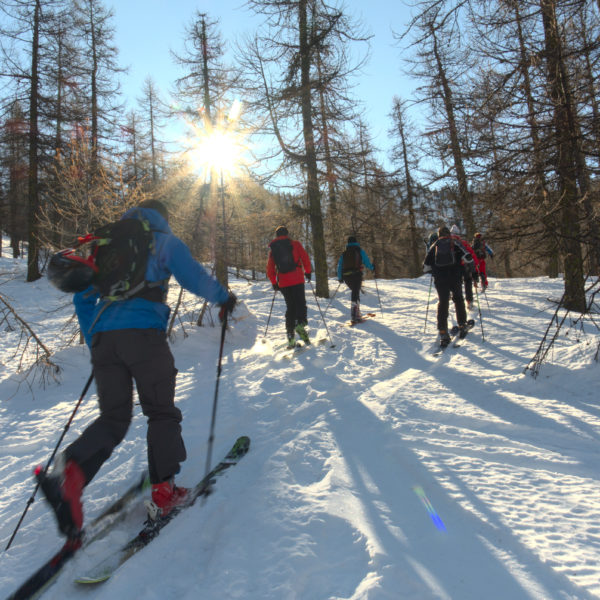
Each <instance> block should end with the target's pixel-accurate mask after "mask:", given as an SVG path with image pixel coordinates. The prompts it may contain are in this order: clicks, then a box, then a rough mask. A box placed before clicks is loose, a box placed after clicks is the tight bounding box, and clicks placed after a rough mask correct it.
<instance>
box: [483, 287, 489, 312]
mask: <svg viewBox="0 0 600 600" xmlns="http://www.w3.org/2000/svg"><path fill="white" fill-rule="evenodd" d="M483 297H484V298H485V303H486V304H487V307H488V310H490V302H489V300H488V297H487V292H486V291H485V289H484V290H483Z"/></svg>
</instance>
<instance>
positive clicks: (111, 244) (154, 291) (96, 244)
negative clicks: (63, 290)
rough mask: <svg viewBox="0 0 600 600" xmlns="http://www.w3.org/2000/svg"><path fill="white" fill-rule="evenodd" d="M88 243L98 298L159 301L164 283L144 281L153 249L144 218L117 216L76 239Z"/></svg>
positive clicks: (152, 241) (93, 280)
mask: <svg viewBox="0 0 600 600" xmlns="http://www.w3.org/2000/svg"><path fill="white" fill-rule="evenodd" d="M86 243H89V244H91V257H92V258H93V262H94V264H95V267H96V269H97V271H96V274H95V275H94V278H93V279H92V285H93V286H94V289H95V291H97V292H98V293H99V294H100V296H101V297H102V299H106V300H111V301H115V300H127V299H128V298H133V297H142V298H146V299H147V300H152V301H155V302H163V301H164V296H165V290H164V289H161V287H160V286H163V285H164V284H165V283H166V282H164V281H157V282H152V283H150V282H147V281H146V267H147V266H148V258H149V256H150V252H151V251H152V250H153V248H154V236H153V234H152V230H151V229H150V224H149V223H148V221H146V220H145V219H136V218H131V219H121V220H120V221H115V222H114V223H109V224H108V225H104V226H103V227H100V228H99V229H97V230H96V231H94V233H93V234H88V235H87V236H85V237H83V238H79V244H80V245H83V244H86Z"/></svg>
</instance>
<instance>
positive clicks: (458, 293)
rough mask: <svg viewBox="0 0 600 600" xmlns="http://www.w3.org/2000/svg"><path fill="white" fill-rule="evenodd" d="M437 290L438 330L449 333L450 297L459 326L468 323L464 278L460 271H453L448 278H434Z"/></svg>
mask: <svg viewBox="0 0 600 600" xmlns="http://www.w3.org/2000/svg"><path fill="white" fill-rule="evenodd" d="M434 283H435V289H436V290H437V293H438V307H437V325H438V330H442V329H443V330H445V331H448V306H449V304H450V295H452V300H453V302H454V308H455V311H456V322H457V324H458V325H459V326H462V325H464V324H465V323H466V322H467V310H466V308H465V299H464V298H463V295H462V276H461V272H460V271H459V270H453V271H452V272H451V273H449V274H448V275H446V276H437V277H435V278H434Z"/></svg>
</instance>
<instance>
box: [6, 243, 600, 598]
mask: <svg viewBox="0 0 600 600" xmlns="http://www.w3.org/2000/svg"><path fill="white" fill-rule="evenodd" d="M7 255H8V252H6V253H5V254H4V258H0V273H2V275H1V276H0V294H2V295H3V296H5V297H7V298H8V299H10V302H11V304H12V305H13V307H14V308H15V309H16V310H17V312H19V314H20V315H21V316H22V317H24V318H25V319H27V321H28V322H29V323H30V324H31V325H32V326H33V327H34V329H35V330H36V332H38V333H39V334H40V335H41V336H42V339H43V341H44V343H47V344H48V346H49V347H51V348H52V349H53V350H54V351H57V353H56V354H55V355H54V357H53V360H55V362H56V363H57V364H59V365H60V366H61V368H62V373H61V374H60V381H61V383H60V384H57V383H50V384H49V385H47V386H46V387H45V388H43V389H42V388H40V387H39V386H38V385H37V384H34V385H32V386H31V387H29V386H28V385H26V384H22V385H21V386H18V385H17V381H18V379H19V375H18V374H17V373H16V367H15V359H14V357H13V355H14V352H15V347H16V345H17V343H18V335H17V332H14V331H13V332H10V331H7V330H6V329H3V330H2V334H1V335H2V341H1V343H0V395H1V402H0V426H1V428H2V432H3V435H2V439H1V440H0V456H2V461H1V464H0V485H1V489H2V490H3V493H2V494H1V495H0V517H1V518H0V523H1V526H0V542H1V543H2V545H3V547H4V546H5V545H6V543H7V541H8V539H9V537H10V535H11V533H12V531H13V529H14V527H15V526H16V523H17V521H18V518H19V517H20V515H21V513H22V511H23V510H24V508H25V505H26V502H27V500H28V498H29V497H30V496H31V493H32V491H33V488H34V482H33V479H32V477H31V472H32V468H33V467H34V466H35V465H36V464H39V463H45V461H46V460H47V459H48V457H49V455H50V453H51V451H52V449H53V447H54V445H55V444H56V441H57V440H58V438H59V436H60V434H61V432H62V429H63V427H64V425H65V423H66V421H67V419H68V418H69V416H70V414H71V412H72V410H73V407H74V403H75V402H76V400H77V398H78V397H79V394H80V392H81V389H82V388H83V385H84V384H85V381H86V380H87V377H88V376H89V369H90V367H89V356H88V353H87V350H86V349H85V348H82V347H64V345H65V343H66V341H67V340H68V339H69V327H67V328H66V329H65V323H66V321H67V320H68V319H69V317H70V316H72V312H73V311H72V308H71V306H70V304H69V302H68V298H67V297H66V296H64V295H62V294H60V293H58V292H56V291H55V290H53V289H52V288H51V287H50V286H49V285H48V284H47V282H46V281H45V280H44V279H42V280H40V281H38V282H35V283H34V284H25V283H24V269H25V267H24V263H23V262H21V261H18V260H12V259H9V258H6V256H7ZM6 273H14V276H13V277H8V276H6V275H5V274H6ZM491 282H492V283H491V285H490V288H489V289H488V291H487V294H486V296H487V300H486V298H485V297H480V307H481V311H482V315H483V329H484V336H485V342H484V341H482V332H481V327H480V321H479V319H478V317H479V315H478V313H474V314H473V316H476V317H477V321H476V326H475V328H474V329H473V330H472V331H471V332H470V333H469V336H468V337H467V339H466V340H465V342H464V344H461V346H462V347H461V348H457V349H454V348H449V349H448V350H447V351H446V352H445V353H444V354H443V355H442V356H440V357H434V356H433V349H434V347H435V345H434V343H433V341H434V337H435V303H434V302H433V301H432V303H431V305H430V307H429V314H428V321H429V322H428V325H427V332H425V333H424V331H423V329H424V318H425V307H426V303H427V294H428V288H429V279H428V276H424V277H421V278H419V279H416V280H395V281H382V280H378V286H379V294H380V297H381V301H382V303H383V315H382V313H381V310H380V306H379V304H378V301H377V294H376V290H375V286H374V285H373V282H372V281H369V280H367V281H366V282H365V291H366V292H367V293H366V294H365V295H364V296H363V300H362V302H363V310H365V311H366V310H367V309H368V310H370V311H373V312H376V313H377V316H376V317H374V318H372V319H370V320H368V321H367V322H365V323H362V324H360V325H358V326H356V327H352V328H350V327H344V326H338V325H343V323H345V322H346V320H347V319H348V314H349V293H347V290H343V289H341V288H340V290H339V292H338V294H337V295H336V297H335V299H334V300H333V302H332V303H331V306H329V308H328V310H327V327H328V331H329V334H328V333H327V331H326V329H325V328H324V326H323V321H322V320H321V317H320V314H319V311H318V309H317V306H316V303H315V299H314V296H312V294H311V289H310V286H307V298H308V301H309V326H310V331H311V336H312V337H313V339H314V340H315V341H316V340H319V341H320V342H321V343H319V344H316V343H315V344H314V345H313V346H312V347H311V348H309V349H307V350H305V351H303V352H300V353H298V354H297V355H296V354H294V355H293V356H291V358H290V353H289V352H286V351H285V350H284V344H285V333H284V326H283V310H284V303H283V299H282V297H281V295H280V294H277V296H276V300H275V305H274V307H273V314H272V317H271V321H270V324H269V330H268V333H267V337H266V339H263V334H264V330H265V326H266V323H267V317H268V314H269V308H270V304H271V300H272V292H271V288H270V286H269V285H268V283H266V282H264V281H263V282H255V283H251V284H248V283H247V282H245V281H241V280H240V281H233V282H232V288H233V290H234V291H235V293H236V294H237V295H238V297H239V298H240V299H241V300H243V301H244V304H245V306H246V307H247V308H248V310H249V311H250V315H249V316H248V317H247V318H245V319H243V320H240V321H238V322H234V323H232V325H231V328H230V331H229V332H228V333H227V338H226V345H225V356H224V360H223V371H222V378H221V382H220V390H219V404H218V409H217V427H216V433H215V449H214V451H213V462H217V461H218V460H219V459H220V458H221V456H222V454H223V453H224V452H225V451H227V450H228V449H229V447H230V446H231V443H232V442H233V441H234V439H235V438H236V437H238V436H239V435H242V434H245V435H248V436H250V438H251V440H252V442H251V447H250V452H249V453H248V454H247V456H246V457H244V458H243V459H242V461H241V462H240V464H239V466H237V467H235V469H233V470H231V471H230V472H228V473H226V474H225V475H224V476H223V477H222V478H221V479H219V480H218V483H217V485H216V490H215V492H214V494H213V495H211V496H209V498H208V499H207V500H206V501H205V502H202V503H199V504H197V505H195V506H194V507H192V508H190V509H189V510H188V511H186V512H185V513H184V514H182V515H181V516H180V517H178V518H177V519H176V520H174V521H173V522H172V523H171V524H169V526H168V527H167V528H165V529H164V530H163V531H162V532H161V534H160V536H159V538H158V539H157V540H155V541H153V542H152V544H151V545H150V546H148V547H147V548H146V549H144V550H143V551H142V552H140V553H139V554H137V555H136V556H135V557H133V558H132V559H131V560H130V561H128V562H127V563H126V565H125V567H124V568H123V569H121V570H120V571H118V572H117V573H116V574H115V575H114V577H113V578H112V579H111V580H110V581H108V582H106V583H104V584H101V585H99V586H96V587H90V588H87V589H85V588H82V587H78V586H76V585H75V584H73V583H72V580H73V578H74V577H75V576H76V575H77V574H81V572H82V571H85V569H86V567H89V566H91V565H93V564H94V563H95V562H97V560H99V558H101V557H103V556H104V555H105V554H106V553H107V552H108V551H109V550H110V548H111V547H115V546H117V545H119V544H122V543H124V542H125V541H126V540H127V539H128V537H130V536H131V535H132V534H134V533H136V532H137V530H138V529H139V528H140V525H141V521H142V520H143V509H142V508H141V507H137V508H136V509H135V510H134V511H133V513H132V514H131V515H130V516H129V517H128V519H127V521H126V522H125V524H124V525H123V526H122V527H121V528H119V530H116V531H114V532H112V533H111V534H110V535H109V536H108V537H106V538H104V539H102V540H100V541H98V542H96V543H94V544H92V545H90V546H89V547H88V548H86V549H85V550H84V551H82V552H81V553H80V555H78V556H77V557H76V558H75V559H74V560H73V561H72V562H71V563H70V564H68V565H67V566H66V567H65V569H64V571H63V572H62V573H61V575H60V576H59V578H58V579H57V581H56V582H55V584H54V585H52V586H51V587H50V588H49V589H48V590H47V591H46V592H45V594H44V596H43V597H44V598H45V599H58V598H67V597H68V598H75V599H78V598H85V599H86V600H89V599H92V598H93V599H100V600H102V599H105V598H115V597H119V598H132V597H140V598H141V597H143V598H145V599H146V598H150V599H153V598H157V599H158V598H161V599H163V598H181V599H190V600H191V599H192V598H194V599H195V598H199V597H202V598H206V599H211V600H212V599H215V600H216V599H222V598H232V599H234V598H244V599H257V600H258V599H261V600H263V599H272V600H279V599H303V600H304V599H306V600H308V599H311V600H312V599H342V598H345V599H359V598H360V599H362V598H369V599H375V598H377V599H379V598H381V599H387V598H390V599H391V598H393V599H396V598H402V599H404V598H407V599H419V600H423V599H425V600H427V599H430V598H431V599H437V598H441V599H459V600H463V599H466V600H469V599H473V600H476V599H480V598H486V599H499V600H500V599H502V600H504V599H511V600H513V599H521V598H523V599H527V598H540V599H548V598H550V599H554V598H556V599H565V598H577V599H589V598H599V597H600V560H599V557H600V481H599V478H600V475H599V474H598V464H599V459H600V445H599V441H600V439H599V438H600V407H599V404H598V397H597V389H598V383H599V381H600V376H599V370H598V365H597V363H595V362H594V361H593V355H594V352H595V350H596V347H597V344H598V341H599V336H598V333H597V332H596V331H595V330H594V329H593V328H591V327H589V324H588V325H587V326H586V329H587V331H586V332H581V331H579V333H577V332H575V331H571V332H570V333H569V335H568V336H565V335H562V336H560V337H559V339H558V340H557V346H556V349H555V350H554V351H553V352H552V353H551V355H550V357H549V361H548V362H547V363H546V364H545V365H544V366H543V367H542V370H541V374H540V376H539V377H538V378H537V379H533V378H532V377H531V376H530V375H528V374H524V373H523V369H524V367H525V366H526V365H527V363H528V361H529V359H530V358H531V357H532V356H533V355H534V353H535V351H536V349H537V345H538V343H539V340H540V339H541V336H542V334H543V331H544V330H545V328H546V327H547V324H548V323H549V320H550V317H551V315H552V314H553V312H554V310H555V306H554V305H551V304H550V303H549V302H548V301H547V298H548V297H556V296H560V294H561V282H560V281H556V280H549V279H546V278H532V279H512V280H494V279H491ZM334 284H335V282H331V283H330V286H331V289H332V291H333V290H334V289H335V287H333V286H334ZM335 285H337V284H335ZM172 294H175V291H172ZM432 296H433V294H432ZM188 302H189V303H190V306H191V307H193V302H192V300H191V297H190V298H188ZM327 302H328V301H322V300H321V301H320V304H321V309H322V310H324V309H325V307H326V306H327ZM488 302H489V308H488ZM190 310H191V309H190ZM215 312H216V311H215ZM183 322H184V328H185V332H186V334H187V337H184V335H183V332H182V329H181V326H179V327H178V330H177V339H176V341H175V342H174V344H173V351H174V354H175V358H176V364H177V367H178V369H179V375H178V388H177V402H178V406H179V407H180V408H181V409H182V411H183V413H184V421H183V429H184V438H185V441H186V446H187V450H188V460H187V461H186V462H185V463H184V465H183V469H182V473H181V474H180V475H179V476H178V481H179V482H180V483H181V484H182V485H192V484H193V483H195V482H196V481H197V479H199V477H201V476H202V474H203V470H204V462H205V459H206V445H207V439H208V427H209V423H210V415H211V410H212V400H213V395H214V388H215V378H216V362H217V356H218V346H219V339H220V330H219V328H218V327H203V328H200V329H198V328H195V327H193V326H192V325H191V324H190V322H189V319H188V320H187V321H186V318H183ZM5 326H6V324H4V325H3V328H4V327H5ZM71 328H72V327H71ZM330 336H331V337H330ZM576 340H579V341H576ZM331 342H333V343H334V344H335V348H330V345H331ZM95 414H96V408H95V396H94V394H93V393H90V394H89V395H88V398H87V399H86V400H85V401H84V402H83V404H82V406H81V408H80V410H79V411H78V413H77V416H76V418H75V420H74V422H73V425H72V428H71V430H70V431H69V432H68V433H67V436H66V441H65V443H68V442H69V441H70V440H72V439H74V437H75V436H76V435H77V434H78V432H80V431H81V430H82V429H83V428H84V427H85V426H86V425H87V424H88V423H89V422H90V421H91V420H93V418H94V416H95ZM134 415H135V416H134V420H133V423H132V425H131V428H130V430H129V432H128V434H127V437H126V439H125V440H124V442H123V443H122V444H121V445H120V446H119V447H118V448H117V449H116V450H115V452H114V453H113V455H112V456H111V458H110V459H109V460H108V461H107V463H105V465H104V466H103V468H102V469H101V471H100V472H99V474H98V476H97V477H96V479H95V480H94V481H93V482H92V483H91V484H90V485H89V486H88V488H87V489H86V492H85V495H84V502H85V505H84V508H85V514H86V519H91V518H93V517H94V516H96V515H97V514H99V513H100V512H101V511H102V509H103V508H104V507H106V506H107V505H108V503H109V502H111V501H112V500H114V499H115V498H116V497H117V495H118V494H119V493H120V492H121V491H123V490H124V489H125V488H126V487H127V486H128V485H129V483H130V482H131V481H132V479H133V478H134V477H135V475H136V474H137V473H139V472H141V471H142V470H143V468H144V466H145V434H146V424H145V420H144V418H143V415H141V412H140V410H139V407H138V406H136V407H135V409H134ZM434 517H435V518H434ZM436 523H437V525H438V526H436ZM440 523H443V525H441V524H440ZM59 545H60V540H59V538H58V536H57V530H56V526H55V525H54V522H53V518H52V516H51V515H50V513H49V511H48V508H47V506H45V503H44V501H42V500H40V499H39V497H38V499H37V500H36V501H35V502H34V503H33V504H32V506H31V508H30V509H29V511H28V513H27V516H26V517H25V520H24V522H23V525H22V527H21V529H20V531H19V533H18V534H17V537H16V539H15V541H14V543H13V546H12V548H11V549H10V550H9V551H7V552H3V554H2V557H1V558H0V594H1V595H2V596H3V597H5V596H6V595H8V594H10V593H11V592H12V591H14V589H16V587H18V585H19V584H20V583H21V582H22V581H23V580H24V579H25V578H26V577H27V576H28V575H29V574H30V573H31V572H32V571H33V570H35V569H36V568H37V567H38V566H39V565H40V564H41V563H42V562H43V560H45V559H46V558H47V557H49V556H50V555H51V554H52V553H53V552H54V551H55V550H56V549H58V547H59Z"/></svg>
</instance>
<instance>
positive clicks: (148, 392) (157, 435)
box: [65, 329, 186, 484]
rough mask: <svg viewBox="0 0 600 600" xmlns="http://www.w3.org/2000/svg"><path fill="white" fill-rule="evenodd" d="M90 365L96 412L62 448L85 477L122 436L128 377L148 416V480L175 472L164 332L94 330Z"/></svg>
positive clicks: (179, 445) (178, 447) (127, 419)
mask: <svg viewBox="0 0 600 600" xmlns="http://www.w3.org/2000/svg"><path fill="white" fill-rule="evenodd" d="M92 365H93V369H94V378H95V380H96V388H97V392H98V405H99V409H100V416H99V417H98V418H97V419H96V420H95V421H94V422H93V423H92V424H91V425H89V427H87V429H85V431H84V432H83V433H82V434H81V436H80V437H79V438H78V439H77V440H75V441H74V442H73V443H72V444H71V445H70V446H69V447H68V448H67V449H66V451H65V454H66V457H67V459H73V460H74V461H75V462H76V463H77V464H78V465H79V466H80V467H81V469H82V471H83V473H84V475H85V478H86V484H87V483H89V482H90V481H91V480H92V478H93V477H94V475H95V474H96V473H97V472H98V469H100V467H101V466H102V463H104V461H105V460H107V459H108V457H109V456H110V455H111V454H112V451H113V450H114V448H115V447H116V446H117V445H118V444H119V443H120V442H121V441H122V440H123V438H124V437H125V434H126V433H127V429H128V428H129V424H130V423H131V419H132V413H133V382H134V381H135V385H136V388H137V392H138V397H139V400H140V404H141V407H142V412H143V413H144V415H145V416H146V418H147V421H148V430H147V436H146V439H147V449H148V467H149V472H150V481H151V482H152V483H160V482H161V481H165V480H166V479H169V478H170V477H171V476H173V475H175V474H176V473H179V470H180V463H181V462H183V461H184V460H185V458H186V451H185V446H184V444H183V439H182V437H181V424H180V423H181V418H182V417H181V411H180V410H179V409H178V408H176V407H175V377H176V375H177V369H176V368H175V363H174V360H173V355H172V354H171V350H170V348H169V344H168V342H167V337H166V334H165V333H164V332H163V331H159V330H157V329H119V330H115V331H104V332H101V333H97V334H95V335H94V337H93V340H92Z"/></svg>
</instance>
